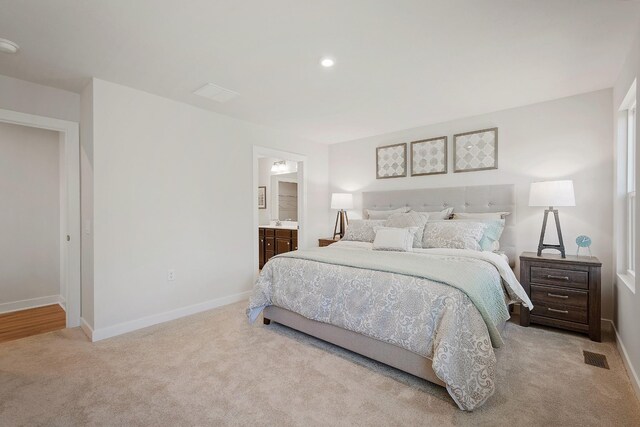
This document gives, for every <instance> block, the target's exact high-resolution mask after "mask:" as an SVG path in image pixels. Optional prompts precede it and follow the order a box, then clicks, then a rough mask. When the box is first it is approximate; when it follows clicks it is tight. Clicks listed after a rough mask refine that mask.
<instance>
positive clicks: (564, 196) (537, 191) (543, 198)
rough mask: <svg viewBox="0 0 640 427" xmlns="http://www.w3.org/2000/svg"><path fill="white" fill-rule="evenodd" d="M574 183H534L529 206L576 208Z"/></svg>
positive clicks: (566, 181)
mask: <svg viewBox="0 0 640 427" xmlns="http://www.w3.org/2000/svg"><path fill="white" fill-rule="evenodd" d="M575 205H576V197H575V195H574V194H573V181H571V180H565V181H543V182H532V183H531V190H530V192H529V206H575Z"/></svg>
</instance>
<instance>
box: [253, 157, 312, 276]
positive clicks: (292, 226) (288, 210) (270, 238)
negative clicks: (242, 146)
mask: <svg viewBox="0 0 640 427" xmlns="http://www.w3.org/2000/svg"><path fill="white" fill-rule="evenodd" d="M305 162H306V158H305V157H304V156H300V155H297V154H293V153H287V152H282V151H277V150H271V149H267V148H262V147H254V188H255V190H254V191H255V198H254V226H255V230H256V232H255V233H256V235H255V240H254V241H255V248H256V250H255V256H254V264H256V266H257V269H256V271H259V270H260V269H261V268H262V267H263V266H264V265H265V264H266V263H267V262H268V261H269V259H270V258H271V257H273V256H275V255H277V254H280V253H283V252H289V251H294V250H297V249H298V248H299V247H301V246H302V245H304V244H305V243H304V227H303V224H304V216H305V215H304V214H305V181H304V166H305Z"/></svg>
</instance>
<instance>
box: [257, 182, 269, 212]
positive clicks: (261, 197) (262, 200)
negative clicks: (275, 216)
mask: <svg viewBox="0 0 640 427" xmlns="http://www.w3.org/2000/svg"><path fill="white" fill-rule="evenodd" d="M258 209H267V187H266V186H260V187H258Z"/></svg>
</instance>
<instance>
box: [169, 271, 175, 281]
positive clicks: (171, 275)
mask: <svg viewBox="0 0 640 427" xmlns="http://www.w3.org/2000/svg"><path fill="white" fill-rule="evenodd" d="M167 280H168V281H170V282H171V281H173V280H176V271H175V270H173V269H171V270H169V271H167Z"/></svg>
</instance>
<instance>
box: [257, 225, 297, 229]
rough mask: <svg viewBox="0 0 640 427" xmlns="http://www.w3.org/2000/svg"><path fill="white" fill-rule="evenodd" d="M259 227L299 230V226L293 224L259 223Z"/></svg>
mask: <svg viewBox="0 0 640 427" xmlns="http://www.w3.org/2000/svg"><path fill="white" fill-rule="evenodd" d="M258 228H274V229H276V230H297V229H298V227H295V226H291V225H259V226H258Z"/></svg>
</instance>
